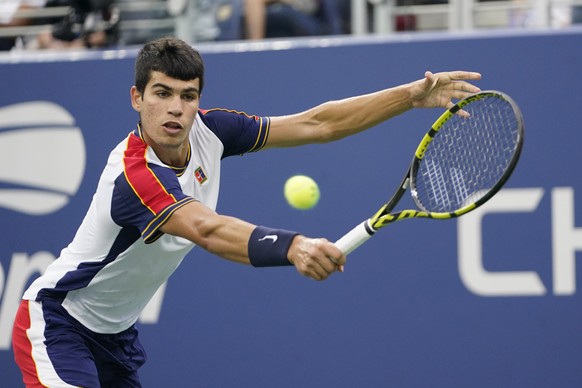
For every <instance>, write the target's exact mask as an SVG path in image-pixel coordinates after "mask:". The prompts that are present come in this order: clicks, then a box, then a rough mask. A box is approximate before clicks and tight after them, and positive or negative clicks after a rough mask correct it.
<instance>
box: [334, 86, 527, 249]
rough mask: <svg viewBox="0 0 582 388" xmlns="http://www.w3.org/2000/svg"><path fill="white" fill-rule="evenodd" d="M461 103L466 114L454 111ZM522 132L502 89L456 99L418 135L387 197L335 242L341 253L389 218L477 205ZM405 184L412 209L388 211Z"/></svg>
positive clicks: (501, 179)
mask: <svg viewBox="0 0 582 388" xmlns="http://www.w3.org/2000/svg"><path fill="white" fill-rule="evenodd" d="M461 109H462V110H463V111H465V112H467V113H468V114H469V115H470V116H469V117H462V116H461V115H459V114H457V113H458V112H459V110H461ZM523 132H524V125H523V118H522V115H521V112H520V110H519V107H518V106H517V104H516V103H515V102H514V101H513V100H512V99H511V98H510V97H509V96H508V95H506V94H504V93H502V92H498V91H483V92H480V93H477V94H475V95H472V96H470V97H467V98H465V99H464V100H461V101H459V102H458V103H457V104H455V105H454V106H453V107H452V108H450V109H448V110H447V111H446V112H445V113H443V114H442V115H441V116H440V117H439V118H438V120H437V121H435V123H434V124H433V126H432V128H431V129H430V131H428V133H427V134H426V135H425V136H424V138H423V139H422V141H421V142H420V144H419V146H418V148H417V149H416V152H415V154H414V159H413V160H412V163H411V164H410V166H409V168H408V171H407V172H406V175H405V176H404V179H403V181H402V183H401V184H400V186H398V189H397V190H396V193H394V195H393V196H392V198H390V200H389V201H388V202H387V203H386V204H384V205H383V206H382V207H381V208H380V209H379V210H378V211H377V212H376V214H374V215H373V216H372V217H371V218H369V219H367V220H366V221H364V222H362V223H361V224H359V225H358V226H356V227H355V228H354V229H352V230H351V231H350V232H348V233H347V234H346V235H344V236H343V237H342V238H340V239H339V240H338V241H337V242H336V243H335V244H336V246H337V247H338V248H339V249H340V250H341V251H342V252H343V253H345V254H346V255H347V254H349V253H351V252H352V251H353V250H354V249H356V248H357V247H359V246H360V245H361V244H363V243H364V242H366V241H367V240H368V239H369V238H370V237H372V236H373V235H374V233H375V232H376V231H377V230H378V229H380V228H382V227H384V226H386V225H388V224H390V223H392V222H395V221H400V220H403V219H407V218H415V217H424V218H435V219H449V218H453V217H459V216H461V215H463V214H466V213H468V212H470V211H471V210H474V209H476V208H477V207H479V206H481V205H483V204H484V203H485V202H487V201H488V200H489V199H490V198H491V197H493V195H495V193H497V191H499V189H500V188H501V187H502V186H503V185H504V184H505V182H506V181H507V179H508V178H509V176H510V175H511V173H512V172H513V169H514V168H515V165H516V164H517V161H518V159H519V155H520V152H521V148H522V145H523V136H524V133H523ZM408 189H410V194H411V195H412V198H413V200H414V203H415V204H416V206H417V209H407V210H400V211H396V212H392V211H393V209H394V207H395V206H396V205H397V204H398V202H399V201H400V199H401V198H402V196H403V195H404V193H405V192H406V191H407V190H408Z"/></svg>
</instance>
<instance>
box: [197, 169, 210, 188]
mask: <svg viewBox="0 0 582 388" xmlns="http://www.w3.org/2000/svg"><path fill="white" fill-rule="evenodd" d="M194 176H195V177H196V180H197V181H198V183H200V184H203V183H204V182H206V181H207V180H208V177H207V176H206V173H205V172H204V170H203V169H202V167H198V168H197V169H196V170H194Z"/></svg>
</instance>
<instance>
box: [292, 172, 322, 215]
mask: <svg viewBox="0 0 582 388" xmlns="http://www.w3.org/2000/svg"><path fill="white" fill-rule="evenodd" d="M284 193H285V199H287V202H288V203H289V205H291V206H292V207H294V208H295V209H300V210H307V209H311V208H313V207H314V206H315V205H317V202H319V195H320V194H319V186H317V183H316V182H315V181H314V180H313V179H311V178H310V177H308V176H305V175H295V176H292V177H291V178H289V179H287V182H285V189H284Z"/></svg>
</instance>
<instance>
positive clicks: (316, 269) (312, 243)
mask: <svg viewBox="0 0 582 388" xmlns="http://www.w3.org/2000/svg"><path fill="white" fill-rule="evenodd" d="M160 229H161V231H162V232H164V233H168V234H171V235H174V236H180V237H183V238H185V239H188V240H190V241H192V242H193V243H195V244H197V245H199V246H200V247H202V248H204V249H205V250H207V251H208V252H211V253H213V254H215V255H218V256H220V257H223V258H225V259H229V260H232V261H235V262H238V263H244V264H251V263H252V264H254V265H257V261H256V258H257V256H258V257H259V259H260V264H261V265H264V264H265V262H266V263H267V264H268V263H269V260H272V259H277V257H278V256H280V255H281V254H283V256H284V257H282V259H283V260H284V265H294V266H295V268H296V269H297V271H298V272H299V273H301V274H302V275H304V276H307V277H310V278H312V279H315V280H324V279H326V278H327V277H328V276H329V275H330V274H331V273H333V272H334V271H337V270H342V265H343V264H345V259H346V257H345V255H343V254H342V252H341V251H340V250H339V249H338V248H337V247H336V246H335V245H334V244H332V243H331V242H329V241H328V240H326V239H322V238H317V239H312V238H308V237H305V236H303V235H300V234H298V235H294V236H293V237H291V243H290V245H289V246H288V247H287V245H284V246H280V245H277V244H281V243H283V242H284V241H285V236H287V237H289V235H288V234H287V233H286V231H278V230H276V229H265V230H270V231H273V234H270V233H269V235H270V237H271V238H270V239H266V240H265V241H262V242H261V241H260V240H263V239H264V237H265V235H264V234H259V235H257V233H255V231H256V230H258V231H259V232H260V231H261V230H263V229H261V228H257V226H256V225H253V224H250V223H248V222H246V221H243V220H240V219H238V218H234V217H229V216H223V215H220V214H217V213H216V212H215V211H213V210H212V209H210V208H208V207H206V206H205V205H203V204H202V203H200V202H190V203H189V204H187V205H184V206H183V207H181V208H179V209H178V210H176V211H175V212H174V213H173V214H172V216H171V217H170V218H169V219H168V221H166V223H165V224H164V225H162V226H161V228H160ZM277 234H279V235H278V236H277V238H274V237H273V236H275V235H277ZM253 244H254V245H253ZM249 248H250V249H249ZM282 248H284V251H283V252H282V251H281V249H282ZM287 248H288V249H287ZM253 252H254V253H255V261H254V262H253V260H252V257H249V253H251V255H252V253H253ZM270 255H273V257H271V256H270ZM280 259H281V257H279V262H278V265H281V261H280Z"/></svg>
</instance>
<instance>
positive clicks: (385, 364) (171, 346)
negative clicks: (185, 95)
mask: <svg viewBox="0 0 582 388" xmlns="http://www.w3.org/2000/svg"><path fill="white" fill-rule="evenodd" d="M581 47H582V30H568V31H566V30H564V31H553V32H547V33H541V32H540V33H533V34H521V33H518V34H514V33H505V32H503V33H497V34H495V35H483V34H474V35H464V36H452V35H440V34H439V35H430V36H428V35H426V36H425V35H419V36H415V35H407V36H404V37H399V38H371V39H360V40H350V39H348V40H325V41H312V40H305V41H299V43H295V44H290V45H289V46H288V47H286V48H285V49H272V47H271V48H267V49H265V50H262V49H259V48H260V46H258V45H249V44H246V43H243V44H233V45H231V44H227V45H224V46H218V47H212V46H201V47H200V48H201V51H202V52H203V54H204V57H205V60H206V65H207V79H206V86H205V90H204V93H203V98H202V106H203V107H205V108H210V107H226V108H232V109H237V110H242V111H246V112H247V113H251V114H258V115H277V114H285V113H292V112H296V111H299V110H302V109H306V108H308V107H311V106H313V105H315V104H318V103H321V102H324V101H326V100H330V99H337V98H342V97H348V96H351V95H355V94H361V93H367V92H372V91H375V90H378V89H380V88H384V87H388V86H395V85H398V84H400V83H404V82H407V81H412V80H415V79H418V78H420V77H422V75H423V73H424V71H425V70H431V71H442V70H456V69H466V70H474V71H479V72H481V73H482V74H483V80H482V81H480V82H478V85H479V86H480V87H481V88H482V89H498V90H503V91H505V92H507V93H509V94H510V95H511V96H512V97H513V98H514V99H515V100H516V101H517V102H518V103H519V104H520V106H521V107H522V110H523V114H524V117H525V121H526V145H525V149H524V152H523V155H522V159H521V162H520V164H519V165H518V168H517V170H516V172H515V174H514V176H513V177H512V178H511V180H510V181H509V183H508V185H507V190H508V191H509V192H513V191H512V190H515V192H518V191H517V190H518V189H519V190H521V191H519V193H531V192H534V191H535V190H536V189H537V190H539V192H541V193H542V196H541V199H540V200H539V203H537V205H536V206H535V208H534V209H532V210H531V211H524V210H519V209H516V210H515V211H512V210H511V209H509V210H506V211H504V212H501V213H498V212H495V213H489V214H488V215H487V216H485V217H484V218H483V220H482V236H481V238H482V241H483V246H482V252H481V255H482V257H483V267H484V268H483V270H484V271H487V273H491V274H499V273H502V272H506V271H520V272H522V271H529V272H530V274H533V275H536V276H537V277H538V278H539V280H540V281H541V284H542V288H543V292H541V294H537V295H534V294H532V293H528V291H527V290H525V291H524V290H522V291H523V292H522V293H521V294H516V293H513V294H512V293H505V294H504V293H503V292H501V291H500V292H499V293H498V294H497V295H484V294H479V293H478V292H477V293H476V292H474V290H471V289H470V287H468V286H467V283H466V280H464V279H463V278H462V277H461V276H460V271H459V268H460V264H459V263H460V262H461V261H462V260H464V258H462V257H460V255H459V248H458V245H459V244H460V243H459V241H458V240H459V231H458V230H457V229H458V226H459V225H460V223H459V222H457V221H449V222H441V221H431V220H415V221H410V222H403V223H398V224H396V225H394V226H391V227H388V228H387V229H386V230H384V231H382V233H381V234H379V235H378V236H376V237H374V238H373V239H372V240H370V241H369V242H368V243H367V244H365V245H364V246H362V247H361V248H359V249H358V250H357V251H355V252H354V253H353V254H352V255H351V256H350V260H349V263H348V265H347V266H346V272H345V273H344V274H338V275H334V276H332V277H331V278H330V279H329V280H328V281H326V282H322V283H318V282H313V281H311V280H308V279H306V278H303V277H301V276H299V275H298V274H297V273H296V272H295V270H294V269H293V268H287V269H261V270H257V269H253V268H250V267H245V266H240V265H236V264H232V263H229V262H226V261H223V260H220V259H217V258H215V257H213V256H211V255H209V254H207V253H205V252H204V251H202V250H201V249H195V250H194V251H193V252H192V253H191V254H190V255H189V256H188V257H187V258H186V259H185V261H184V262H183V264H182V266H181V267H180V268H179V269H178V271H177V272H176V273H175V274H174V275H173V277H172V278H171V279H170V282H169V283H168V285H167V288H166V290H165V295H164V297H163V301H162V302H163V303H162V304H161V310H160V312H159V315H156V314H154V318H153V323H140V324H139V325H138V327H139V328H140V331H141V333H142V341H143V342H144V344H145V346H146V348H147V350H148V352H149V361H148V363H147V364H146V365H145V366H144V367H143V370H142V379H143V382H144V386H145V387H162V386H187V387H189V386H192V387H194V386H197V387H331V386H333V387H346V388H348V387H386V386H397V387H426V386H433V387H492V386H495V387H574V386H581V385H582V361H581V360H582V335H581V334H580V330H581V329H582V309H581V303H580V297H579V294H578V293H577V291H576V290H575V288H574V289H573V290H572V289H571V288H570V289H569V291H566V292H560V291H556V288H555V286H556V284H558V283H560V284H562V283H567V280H564V279H568V278H571V277H573V278H574V284H577V283H578V281H577V279H578V277H579V276H580V275H581V274H580V270H578V269H577V268H576V266H575V265H574V266H573V267H572V268H569V269H567V271H566V274H565V275H564V274H561V275H559V276H558V275H556V268H555V266H556V265H555V263H556V262H569V263H573V262H574V261H573V260H570V261H569V259H568V257H569V256H568V257H566V256H563V257H562V256H560V255H562V254H563V252H570V253H572V252H573V253H572V254H573V255H574V257H576V256H578V257H579V253H577V251H578V250H582V247H577V245H576V244H578V245H580V243H577V241H582V235H581V234H582V231H580V230H579V228H580V227H576V223H577V224H578V225H580V224H582V221H580V220H582V214H581V210H580V209H581V208H582V206H580V205H578V206H577V207H576V206H574V204H575V202H576V201H577V200H579V198H581V195H580V192H581V190H582V178H581V175H580V173H579V171H580V167H581V164H582V162H581V159H580V156H579V148H580V144H581V143H580V138H579V132H580V130H582V126H581V124H580V123H581V122H582V109H581V108H582V105H581V104H580V98H579V95H580V90H581V89H582V77H581V76H580V69H582V50H581V49H580V48H581ZM134 56H135V51H127V52H105V53H97V54H90V55H86V56H83V55H81V56H80V57H75V56H73V55H64V56H63V57H56V56H54V55H44V56H41V57H40V58H38V57H24V58H20V59H11V58H12V57H10V56H5V57H0V79H1V81H2V93H1V94H0V109H2V108H5V107H8V106H11V105H13V104H16V103H20V102H29V101H36V100H40V101H52V102H54V103H56V104H59V105H61V106H62V107H63V108H65V109H66V110H67V111H69V112H70V113H71V115H72V116H73V117H74V118H75V120H76V125H77V126H78V127H80V128H81V130H82V134H83V137H84V142H85V145H86V151H87V160H86V169H85V173H84V178H83V182H82V184H81V186H80V188H79V189H78V191H77V192H76V194H75V195H73V196H71V198H70V201H69V202H68V203H67V205H66V206H64V207H63V208H61V209H59V210H57V211H56V212H53V213H50V214H45V215H37V216H33V215H28V214H24V213H22V212H18V211H14V210H10V209H9V208H0V220H1V221H0V259H1V267H0V293H1V294H0V296H1V298H2V299H0V303H2V305H1V306H0V314H2V316H0V381H1V382H2V386H6V387H17V386H20V376H19V372H18V370H17V368H16V366H15V364H14V362H13V361H12V351H11V350H10V349H9V348H8V347H7V346H6V343H7V340H8V338H9V335H10V333H9V331H8V329H7V323H6V322H8V321H9V320H10V316H9V315H10V314H12V313H13V312H12V311H11V308H10V306H12V305H14V304H15V298H14V296H13V295H14V294H15V293H17V291H18V290H19V288H18V287H22V285H19V284H17V283H18V282H17V280H15V279H16V278H17V275H16V274H15V273H14V272H13V273H11V272H10V269H11V267H15V268H16V266H15V264H14V263H15V257H21V256H18V255H19V254H24V257H27V258H32V257H34V256H33V255H35V254H37V253H39V252H49V253H50V254H51V255H52V256H57V255H58V253H59V251H60V249H62V247H63V246H64V245H66V244H67V243H68V242H69V241H70V239H71V238H72V236H73V234H74V232H75V230H76V228H77V226H78V224H79V223H80V221H81V219H82V217H83V216H84V214H85V210H86V207H87V206H88V204H89V202H90V198H91V195H92V193H93V190H94V188H95V184H96V182H97V179H98V176H99V174H100V172H101V169H102V167H103V165H104V163H105V160H106V157H107V155H108V152H109V150H110V149H111V148H112V147H113V146H114V145H115V144H116V143H117V142H118V141H119V140H120V139H121V138H122V137H123V136H125V134H126V133H127V132H129V131H130V130H131V129H132V128H133V126H134V124H135V122H136V114H135V112H134V111H133V110H132V109H131V107H130V104H129V88H130V87H131V85H132V82H133V78H132V77H133V73H132V71H133V69H132V65H133V60H134ZM0 113H1V111H0ZM439 113H440V112H439V111H438V110H422V111H412V112H408V113H406V114H404V115H402V116H400V117H397V118H395V119H393V120H392V121H390V122H387V123H384V124H381V125H379V126H378V127H376V128H374V129H371V130H370V131H368V132H366V133H364V134H361V135H358V136H356V137H353V138H350V139H344V140H342V141H339V142H336V143H333V144H328V145H312V146H306V147H303V148H295V149H283V150H268V151H265V152H261V153H258V154H252V155H246V156H243V157H235V158H230V159H228V160H226V161H225V162H224V166H223V172H224V174H223V179H222V182H223V183H222V190H221V197H220V200H219V206H218V210H219V211H220V212H222V213H225V214H231V215H234V216H237V217H240V218H243V219H246V220H248V221H251V222H253V223H258V224H264V225H270V226H276V227H282V228H288V229H295V230H299V231H301V232H303V233H305V234H307V235H311V236H324V237H327V238H329V239H330V240H336V239H337V238H339V237H341V235H342V234H343V233H345V232H346V231H347V230H349V229H350V228H351V227H353V226H354V225H355V224H356V223H358V222H360V221H362V220H363V219H364V218H366V217H367V216H369V215H370V213H371V212H373V211H375V210H376V207H377V206H378V205H379V204H380V203H382V202H383V201H385V200H386V199H387V197H388V196H389V195H390V194H392V193H391V190H392V189H393V188H394V185H395V184H397V183H398V182H399V180H400V179H401V174H402V173H403V171H404V168H405V167H406V165H407V164H408V162H409V161H410V157H411V152H412V151H413V150H414V147H415V145H416V143H417V142H418V140H419V136H421V135H422V134H423V133H424V132H425V131H426V129H428V127H429V126H430V124H431V123H432V121H433V120H434V119H435V117H436V116H437V115H438V114H439ZM0 118H2V116H1V115H0ZM0 121H1V120H0ZM9 129H14V128H8V129H7V128H0V142H1V141H2V138H3V137H2V136H3V135H6V134H8V132H9ZM0 146H1V144H0ZM47 147H50V144H47ZM32 151H34V150H32ZM30 153H31V150H27V149H23V150H22V153H20V154H19V155H20V157H22V158H30V157H33V158H34V155H32V156H31V155H30ZM0 165H1V167H0V170H2V169H4V170H6V169H7V168H8V167H10V168H17V166H18V165H19V160H12V159H11V160H7V159H6V157H5V156H3V155H1V154H0ZM0 172H1V171H0ZM297 173H302V174H307V175H310V176H312V177H313V178H314V179H316V180H317V181H318V183H319V184H320V188H321V192H322V198H321V201H320V203H319V205H318V206H317V207H316V208H315V209H313V210H311V211H304V212H301V211H297V210H293V209H291V208H290V207H289V206H288V205H287V204H286V203H285V200H284V198H283V194H282V190H283V184H284V182H285V180H286V179H287V178H288V177H289V176H291V175H294V174H297ZM1 176H2V174H0V177H1ZM3 187H4V188H5V187H6V185H5V186H2V182H0V189H2V188H3ZM563 193H573V197H572V198H573V199H572V201H567V200H564V198H565V197H563V195H562V194H563ZM0 195H1V194H0ZM524 195H525V194H524ZM524 198H525V197H524ZM552 198H554V201H552ZM559 209H566V210H565V211H566V213H568V214H571V216H572V217H573V224H572V225H570V228H569V229H568V231H569V232H571V234H572V236H571V238H570V237H569V239H568V238H566V240H567V241H566V242H564V239H561V238H559V236H555V235H553V234H552V233H553V230H554V231H555V230H558V229H556V228H557V227H556V225H557V224H560V225H564V223H566V224H567V222H566V221H564V217H563V213H564V212H560V211H559ZM556 214H559V215H558V216H557V215H556ZM467 217H470V216H467ZM552 225H554V226H552ZM568 244H569V245H568ZM564 247H565V248H564ZM574 263H575V262H574ZM34 276H36V275H33V277H34ZM556 276H558V277H556ZM560 276H561V277H560ZM26 278H28V276H26ZM491 287H493V289H495V285H494V284H493V285H492V286H491ZM516 287H517V288H519V286H516ZM9 296H10V298H11V299H13V300H8V299H9ZM2 322H4V326H3V325H2ZM2 344H4V345H2ZM2 346H3V347H2Z"/></svg>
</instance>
